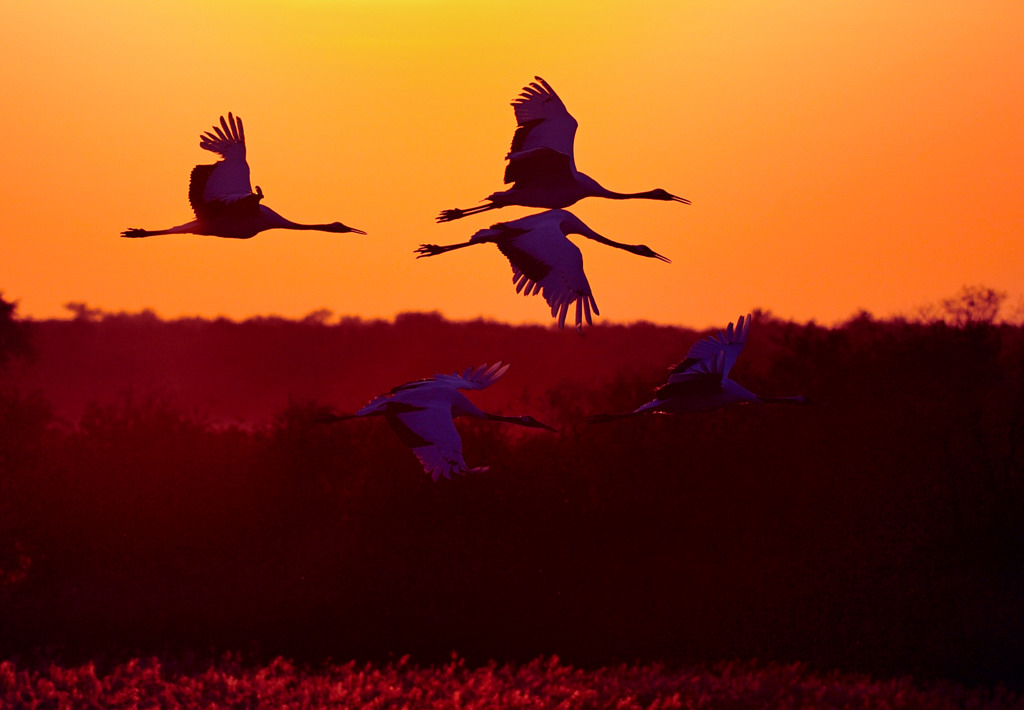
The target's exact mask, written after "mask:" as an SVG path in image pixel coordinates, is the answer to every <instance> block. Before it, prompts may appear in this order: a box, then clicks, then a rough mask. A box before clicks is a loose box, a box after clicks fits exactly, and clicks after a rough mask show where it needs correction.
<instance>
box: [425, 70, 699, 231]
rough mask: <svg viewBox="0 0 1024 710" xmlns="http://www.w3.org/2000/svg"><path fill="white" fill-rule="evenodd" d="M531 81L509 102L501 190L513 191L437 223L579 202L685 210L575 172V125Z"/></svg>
mask: <svg viewBox="0 0 1024 710" xmlns="http://www.w3.org/2000/svg"><path fill="white" fill-rule="evenodd" d="M534 79H536V81H533V82H530V83H529V84H528V85H527V86H525V87H523V91H522V93H521V94H520V95H519V96H518V97H517V98H516V99H515V100H513V101H512V109H513V110H514V111H515V115H516V124H517V126H518V127H517V128H516V132H515V134H514V135H513V136H512V148H511V150H509V152H508V155H507V156H506V159H507V160H508V165H507V166H506V167H505V184H506V185H507V184H509V183H511V184H512V187H511V188H509V189H508V190H505V191H503V192H495V193H493V194H491V195H489V196H488V197H487V198H486V199H487V203H486V204H482V205H477V206H476V207H469V208H466V209H453V210H443V211H442V212H441V214H440V215H438V218H437V221H438V222H450V221H451V220H453V219H459V218H460V217H465V216H467V215H471V214H477V213H479V212H486V211H487V210H493V209H498V208H499V207H506V206H508V205H522V206H524V207H545V208H548V209H554V208H559V207H568V206H569V205H572V204H574V203H576V202H577V201H578V200H581V199H583V198H584V197H607V198H609V199H612V200H629V199H648V200H672V201H675V202H682V203H683V204H686V205H688V204H690V201H689V200H687V199H686V198H684V197H677V196H676V195H673V194H671V193H670V192H666V191H665V190H662V189H660V188H658V189H656V190H648V191H646V192H614V191H612V190H608V189H606V188H604V187H602V186H601V185H600V184H598V182H597V181H596V180H594V179H593V178H592V177H590V176H589V175H586V174H584V173H581V172H580V171H578V170H577V169H576V160H575V158H574V157H573V140H574V138H575V137H576V126H577V125H578V124H577V123H576V119H575V118H573V117H572V115H571V114H570V113H569V111H568V110H567V109H566V108H565V104H564V103H562V100H561V99H560V98H558V94H556V93H555V90H554V89H552V88H551V86H550V85H549V84H548V83H547V82H546V81H544V80H543V79H541V78H540V77H539V76H537V77H534Z"/></svg>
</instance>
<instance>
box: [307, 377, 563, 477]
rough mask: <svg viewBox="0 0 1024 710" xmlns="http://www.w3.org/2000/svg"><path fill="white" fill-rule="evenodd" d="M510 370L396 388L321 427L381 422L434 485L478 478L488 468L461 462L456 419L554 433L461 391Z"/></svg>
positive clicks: (329, 417) (433, 379)
mask: <svg viewBox="0 0 1024 710" xmlns="http://www.w3.org/2000/svg"><path fill="white" fill-rule="evenodd" d="M508 368H509V366H508V365H503V364H502V363H500V362H498V363H495V364H494V365H490V366H488V365H481V366H479V367H477V368H472V367H470V368H468V369H467V370H466V371H465V372H463V373H462V374H461V375H460V374H459V373H457V372H455V373H452V374H450V375H434V376H433V377H431V378H428V379H424V380H415V381H413V382H407V383H406V384H404V385H399V386H397V387H395V388H394V389H392V390H391V391H390V392H388V393H387V394H383V395H381V396H379V397H377V398H375V399H373V400H372V401H370V403H369V404H367V405H366V406H365V407H363V408H362V409H360V410H359V411H358V412H356V413H355V414H325V415H322V416H320V417H318V421H320V422H336V421H344V420H347V419H354V418H356V417H384V419H385V421H387V423H388V424H389V425H390V426H391V428H392V429H393V430H394V431H395V433H396V434H398V438H399V439H401V441H402V443H403V444H405V445H406V446H408V447H409V448H410V449H412V452H413V453H414V454H416V458H418V459H419V460H420V463H421V464H422V465H423V470H424V471H426V472H427V473H428V474H430V477H431V478H432V479H433V480H435V481H436V480H437V479H438V478H440V477H441V476H444V477H445V478H451V477H452V474H453V473H459V474H466V473H481V472H483V471H487V470H488V468H489V467H488V466H478V467H475V468H470V467H469V466H467V465H466V461H465V459H464V458H463V456H462V439H461V437H460V436H459V432H458V430H457V429H456V428H455V421H454V420H455V418H456V417H476V418H477V419H485V420H488V421H495V422H509V423H511V424H519V425H520V426H525V427H533V428H536V429H547V430H548V431H556V429H555V428H554V427H550V426H548V425H547V424H543V423H541V422H539V421H537V420H536V419H534V418H533V417H532V416H530V415H528V414H525V415H522V416H518V417H506V416H502V415H500V414H490V413H488V412H485V411H483V410H481V409H479V408H478V407H477V406H476V405H474V404H473V403H472V402H470V401H469V399H468V398H467V397H466V396H465V395H464V394H462V393H461V392H459V390H480V389H484V388H485V387H489V386H491V385H492V384H494V383H495V382H496V381H497V380H498V378H500V377H501V376H502V375H504V374H505V372H506V371H508Z"/></svg>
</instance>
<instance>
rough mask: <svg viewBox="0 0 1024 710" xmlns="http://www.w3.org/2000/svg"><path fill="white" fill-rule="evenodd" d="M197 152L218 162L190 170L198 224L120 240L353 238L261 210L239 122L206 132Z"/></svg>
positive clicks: (337, 227) (132, 233)
mask: <svg viewBox="0 0 1024 710" xmlns="http://www.w3.org/2000/svg"><path fill="white" fill-rule="evenodd" d="M199 147H200V148H202V149H204V150H208V151H210V152H213V153H217V154H218V155H220V156H221V160H220V161H218V162H216V163H214V164H213V165H197V166H195V167H194V168H192V176H191V178H190V180H189V185H188V201H189V203H190V204H191V205H192V211H193V212H195V215H196V218H195V219H194V220H192V221H191V222H187V223H185V224H180V225H178V226H177V227H171V228H169V229H157V230H148V229H139V228H137V227H133V228H131V229H126V230H124V231H123V232H121V236H122V237H130V238H136V237H155V236H158V235H162V234H202V235H207V236H212V237H226V238H228V239H249V238H251V237H254V236H256V235H257V234H259V233H260V232H262V231H265V230H267V229H307V230H316V231H320V232H334V233H343V232H355V233H356V234H366V232H364V231H362V230H361V229H355V228H354V227H348V226H346V225H344V224H342V223H341V222H332V223H330V224H300V223H298V222H292V221H291V220H290V219H286V218H284V217H282V216H281V215H279V214H278V213H277V212H275V211H274V210H272V209H270V208H269V207H267V206H265V205H261V204H260V201H261V200H262V199H263V190H261V189H260V188H259V186H258V185H257V186H256V192H253V191H252V186H251V185H250V183H249V164H248V163H247V162H246V161H245V130H244V128H243V127H242V119H241V118H236V117H235V116H233V115H231V114H230V113H229V114H228V118H227V120H224V117H223V116H221V117H220V126H214V127H213V131H212V132H211V131H207V132H205V133H203V134H202V136H201V137H200V139H199Z"/></svg>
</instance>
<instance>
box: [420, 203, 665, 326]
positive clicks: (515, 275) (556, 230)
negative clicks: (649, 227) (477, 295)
mask: <svg viewBox="0 0 1024 710" xmlns="http://www.w3.org/2000/svg"><path fill="white" fill-rule="evenodd" d="M569 234H580V235H582V236H584V237H587V238H588V239H593V240H594V241H597V242H600V243H602V244H606V245H608V246H613V247H616V248H618V249H623V250H625V251H628V252H631V253H633V254H637V255H639V256H646V257H650V258H654V259H660V260H661V261H665V262H668V261H669V259H668V258H666V257H664V256H662V255H661V254H658V253H657V252H655V251H653V250H652V249H651V248H650V247H647V246H645V245H643V244H622V243H620V242H615V241H612V240H611V239H608V238H607V237H603V236H601V235H600V234H598V233H597V232H595V231H594V230H592V229H591V228H590V227H588V226H587V225H586V224H584V223H583V220H581V219H580V218H579V217H577V216H576V215H574V214H573V213H572V212H569V211H568V210H563V209H555V210H548V211H546V212H539V213H537V214H532V215H529V216H527V217H522V218H520V219H517V220H513V221H511V222H499V223H497V224H494V225H491V226H490V227H489V228H488V229H481V230H479V231H478V232H476V234H474V235H473V236H472V237H470V239H469V241H468V242H463V243H461V244H450V245H447V246H439V245H437V244H421V245H420V247H419V248H418V249H417V250H416V253H417V254H418V255H419V257H417V258H421V257H424V256H436V255H437V254H443V253H444V252H446V251H452V250H454V249H461V248H463V247H468V246H473V245H474V244H487V243H492V244H495V245H496V246H497V247H498V249H499V251H501V253H502V254H504V255H505V258H507V259H508V261H509V263H510V264H511V266H512V282H513V283H514V284H515V286H516V292H517V293H522V294H523V295H525V296H530V295H533V294H536V293H541V294H542V295H543V296H544V300H545V301H547V304H548V306H550V307H551V316H552V317H553V318H558V327H559V328H562V327H564V326H565V319H566V316H567V315H568V312H569V307H570V306H571V305H572V304H573V303H575V304H576V327H577V328H582V327H583V321H584V320H585V321H586V322H587V324H588V325H591V324H592V323H593V319H592V316H591V313H592V312H593V313H595V314H597V315H600V311H598V309H597V301H596V300H595V299H594V294H593V292H592V291H591V289H590V283H589V282H588V281H587V276H586V274H585V273H584V271H583V253H582V252H581V251H580V249H579V247H577V246H576V245H575V244H573V243H572V242H571V241H569V239H568V236H567V235H569Z"/></svg>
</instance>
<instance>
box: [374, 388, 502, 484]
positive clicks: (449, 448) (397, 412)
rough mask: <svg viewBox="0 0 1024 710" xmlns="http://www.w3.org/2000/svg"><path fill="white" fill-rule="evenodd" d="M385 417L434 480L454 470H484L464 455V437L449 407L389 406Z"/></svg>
mask: <svg viewBox="0 0 1024 710" xmlns="http://www.w3.org/2000/svg"><path fill="white" fill-rule="evenodd" d="M385 419H386V420H387V422H388V424H390V425H391V428H392V429H394V430H395V433H396V434H398V437H399V439H401V440H402V443H403V444H405V445H406V446H408V447H409V448H410V449H412V452H413V453H414V454H416V458H418V459H419V460H420V463H421V464H422V465H423V470H424V471H426V472H427V473H428V474H430V477H431V478H432V479H433V480H435V481H436V480H437V479H438V478H440V477H441V476H444V477H445V478H451V477H452V474H453V473H459V474H465V473H470V472H474V473H475V472H483V471H486V470H487V468H486V467H481V468H470V467H469V466H467V465H466V460H465V459H464V458H463V457H462V438H461V437H460V436H459V432H458V430H457V429H456V428H455V422H454V421H453V420H452V415H451V411H450V410H446V409H445V408H443V407H422V408H421V407H412V406H389V407H388V412H387V413H386V414H385Z"/></svg>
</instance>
